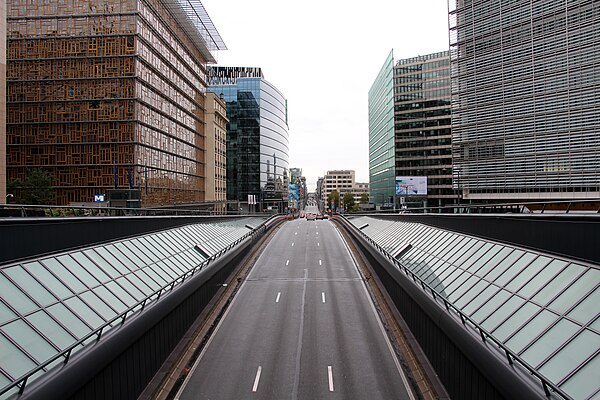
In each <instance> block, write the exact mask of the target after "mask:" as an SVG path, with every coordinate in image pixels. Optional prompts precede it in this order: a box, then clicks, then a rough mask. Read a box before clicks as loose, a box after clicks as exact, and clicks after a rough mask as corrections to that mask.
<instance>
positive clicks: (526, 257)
mask: <svg viewBox="0 0 600 400" xmlns="http://www.w3.org/2000/svg"><path fill="white" fill-rule="evenodd" d="M535 257H536V255H535V254H533V253H525V254H523V256H522V257H521V258H519V259H518V260H517V261H515V262H514V263H513V264H512V265H510V266H509V267H508V268H507V269H506V270H505V271H504V272H503V273H502V275H500V276H499V277H498V278H496V279H495V280H494V282H495V283H497V284H498V285H500V286H506V284H507V283H508V282H509V281H511V280H512V279H513V278H514V277H515V276H517V275H518V274H519V273H521V272H522V270H523V269H524V268H525V266H526V265H527V264H529V263H530V262H531V261H533V259H534V258H535ZM502 264H503V263H502Z"/></svg>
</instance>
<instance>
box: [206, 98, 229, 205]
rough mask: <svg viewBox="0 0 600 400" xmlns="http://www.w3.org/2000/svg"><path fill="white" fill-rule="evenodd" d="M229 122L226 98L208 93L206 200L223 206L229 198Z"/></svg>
mask: <svg viewBox="0 0 600 400" xmlns="http://www.w3.org/2000/svg"><path fill="white" fill-rule="evenodd" d="M227 122H228V119H227V106H226V105H225V100H224V99H222V98H220V97H219V96H217V95H216V94H214V93H210V92H209V93H207V94H206V191H205V200H206V201H215V202H222V203H223V204H222V206H224V205H225V202H226V200H227V189H226V188H227V186H226V184H227V162H226V154H227ZM221 208H223V207H221Z"/></svg>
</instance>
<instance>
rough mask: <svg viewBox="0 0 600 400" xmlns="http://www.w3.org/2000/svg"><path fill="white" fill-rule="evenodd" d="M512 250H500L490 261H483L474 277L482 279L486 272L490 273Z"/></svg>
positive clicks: (505, 248)
mask: <svg viewBox="0 0 600 400" xmlns="http://www.w3.org/2000/svg"><path fill="white" fill-rule="evenodd" d="M511 252H512V249H511V248H509V247H504V248H502V249H501V250H500V251H499V252H498V253H496V254H495V255H494V256H493V257H492V258H491V259H489V260H487V261H485V262H484V263H483V265H482V267H481V268H479V269H478V270H477V271H476V272H475V275H477V276H479V277H481V278H483V277H484V276H485V275H486V274H487V273H488V272H490V271H491V270H492V269H493V268H494V267H495V266H496V265H498V264H499V263H500V262H501V261H502V260H504V259H505V258H506V257H507V256H508V255H509V254H510V253H511Z"/></svg>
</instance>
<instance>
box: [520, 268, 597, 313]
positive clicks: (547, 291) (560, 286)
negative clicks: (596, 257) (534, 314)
mask: <svg viewBox="0 0 600 400" xmlns="http://www.w3.org/2000/svg"><path fill="white" fill-rule="evenodd" d="M585 270H586V269H585V267H583V266H581V265H577V264H571V265H569V266H568V267H567V268H565V269H564V270H563V271H562V272H561V273H560V274H559V275H558V276H557V277H555V278H554V279H552V280H551V281H550V282H548V283H547V284H546V285H544V287H543V288H542V289H541V290H540V291H539V292H537V293H536V295H535V296H533V298H532V300H533V301H535V302H537V303H539V304H541V305H546V304H548V302H550V300H552V299H553V298H554V297H555V296H557V295H558V294H559V293H562V292H563V291H564V290H565V288H566V287H568V286H569V285H570V284H571V282H573V281H574V280H575V279H577V277H578V276H580V275H581V274H582V273H583V272H585Z"/></svg>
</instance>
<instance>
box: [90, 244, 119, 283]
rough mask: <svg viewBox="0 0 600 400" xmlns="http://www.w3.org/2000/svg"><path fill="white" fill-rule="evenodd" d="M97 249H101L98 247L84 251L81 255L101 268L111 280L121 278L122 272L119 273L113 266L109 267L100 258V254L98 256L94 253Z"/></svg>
mask: <svg viewBox="0 0 600 400" xmlns="http://www.w3.org/2000/svg"><path fill="white" fill-rule="evenodd" d="M98 249H101V247H98V248H96V249H88V250H84V251H83V254H85V255H86V256H88V258H89V259H90V260H92V261H93V262H95V263H96V264H97V265H99V266H100V268H102V269H103V270H104V271H105V272H106V273H107V274H108V275H110V277H111V278H113V279H114V278H116V277H118V276H121V275H122V274H123V272H119V271H118V270H117V269H116V268H115V267H114V266H113V265H111V264H110V263H109V262H108V261H106V260H105V259H104V258H103V257H102V256H100V254H98V253H97V252H96V250H98Z"/></svg>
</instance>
